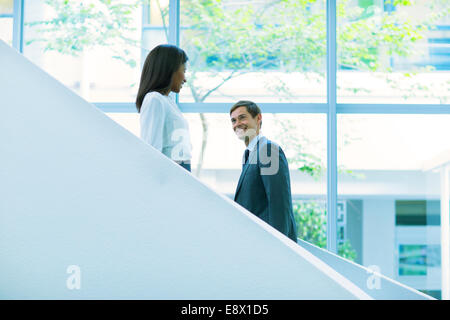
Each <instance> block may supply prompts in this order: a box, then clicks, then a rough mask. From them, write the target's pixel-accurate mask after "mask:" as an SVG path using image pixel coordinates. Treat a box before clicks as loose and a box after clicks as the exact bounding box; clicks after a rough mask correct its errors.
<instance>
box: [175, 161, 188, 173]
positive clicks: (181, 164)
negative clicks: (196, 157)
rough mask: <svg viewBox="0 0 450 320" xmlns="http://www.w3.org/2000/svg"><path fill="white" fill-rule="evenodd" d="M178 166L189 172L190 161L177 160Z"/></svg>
mask: <svg viewBox="0 0 450 320" xmlns="http://www.w3.org/2000/svg"><path fill="white" fill-rule="evenodd" d="M177 163H178V164H179V165H180V166H182V167H183V168H185V169H186V170H187V171H189V172H191V163H190V162H177Z"/></svg>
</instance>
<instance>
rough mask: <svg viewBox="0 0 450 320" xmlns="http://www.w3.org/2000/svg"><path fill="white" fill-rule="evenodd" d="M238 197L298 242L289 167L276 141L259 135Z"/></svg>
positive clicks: (243, 170)
mask: <svg viewBox="0 0 450 320" xmlns="http://www.w3.org/2000/svg"><path fill="white" fill-rule="evenodd" d="M255 139H256V138H255ZM234 201H236V202H237V203H239V204H240V205H241V206H243V207H244V208H246V209H247V210H248V211H250V212H252V213H253V214H255V215H256V216H257V217H259V218H261V219H262V220H264V221H265V222H267V223H268V224H270V225H271V226H272V227H274V228H276V229H277V230H278V231H280V232H281V233H284V234H285V235H286V236H288V237H289V238H291V239H292V240H294V241H295V242H297V227H296V224H295V220H294V214H293V210H292V197H291V183H290V178H289V167H288V163H287V160H286V156H285V155H284V152H283V150H282V149H281V148H280V147H279V146H278V145H277V144H276V143H273V142H271V141H270V140H268V139H267V138H265V137H261V138H260V139H259V141H258V143H257V145H256V147H255V149H254V150H253V151H252V152H251V153H250V156H249V159H248V161H247V162H246V164H245V165H244V167H243V169H242V173H241V176H240V178H239V182H238V185H237V188H236V194H235V196H234Z"/></svg>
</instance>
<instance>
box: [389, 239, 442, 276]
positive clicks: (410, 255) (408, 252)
mask: <svg viewBox="0 0 450 320" xmlns="http://www.w3.org/2000/svg"><path fill="white" fill-rule="evenodd" d="M440 265H441V247H440V246H438V245H423V244H420V245H414V244H413V245H403V244H401V245H400V246H399V268H398V274H399V275H400V276H426V275H427V269H428V267H438V266H440Z"/></svg>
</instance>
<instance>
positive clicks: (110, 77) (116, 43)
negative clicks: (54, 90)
mask: <svg viewBox="0 0 450 320" xmlns="http://www.w3.org/2000/svg"><path fill="white" fill-rule="evenodd" d="M153 3H154V2H153V1H152V3H151V4H152V5H153ZM142 8H143V7H142V3H141V1H134V0H113V1H109V0H108V1H107V0H97V1H89V2H85V1H64V0H49V1H31V0H26V1H25V5H24V13H25V17H24V20H25V28H24V55H25V56H26V57H28V58H29V59H31V60H32V61H33V62H34V63H36V64H37V65H38V66H39V67H41V68H42V69H44V70H45V71H46V72H48V73H49V74H51V75H52V76H53V77H55V78H56V79H58V80H59V81H61V82H62V83H63V84H64V85H66V86H67V87H69V88H70V89H72V90H74V91H75V92H77V93H78V94H80V95H81V96H82V97H84V98H85V99H87V100H89V101H95V102H124V101H126V102H130V101H135V99H136V92H137V88H138V85H139V78H140V65H141V60H142V56H144V58H145V54H146V53H145V50H144V49H151V47H152V46H154V44H155V43H154V42H152V41H155V42H156V40H155V39H156V38H157V37H158V36H159V35H157V34H155V33H152V32H145V37H144V38H143V37H142V19H143V12H142V10H143V9H142ZM151 8H152V10H147V11H146V12H147V13H149V12H150V13H149V17H150V16H151V19H150V18H148V19H147V22H149V21H150V22H153V21H154V20H153V17H154V16H157V15H156V14H155V13H154V12H153V9H154V8H153V6H152V7H151ZM155 19H156V18H155ZM155 24H157V22H155ZM146 27H148V25H146ZM142 38H143V40H141V39H142ZM154 38H155V39H154ZM157 41H160V39H159V38H158V40H157ZM143 48H144V49H143Z"/></svg>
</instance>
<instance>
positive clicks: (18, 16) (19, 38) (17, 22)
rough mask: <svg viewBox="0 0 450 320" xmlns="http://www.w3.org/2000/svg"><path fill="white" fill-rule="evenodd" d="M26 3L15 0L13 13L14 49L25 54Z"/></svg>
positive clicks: (22, 0) (21, 0)
mask: <svg viewBox="0 0 450 320" xmlns="http://www.w3.org/2000/svg"><path fill="white" fill-rule="evenodd" d="M24 1H25V0H14V9H13V10H14V11H13V42H12V44H13V48H15V49H16V50H17V51H19V52H20V53H23V22H24Z"/></svg>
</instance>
